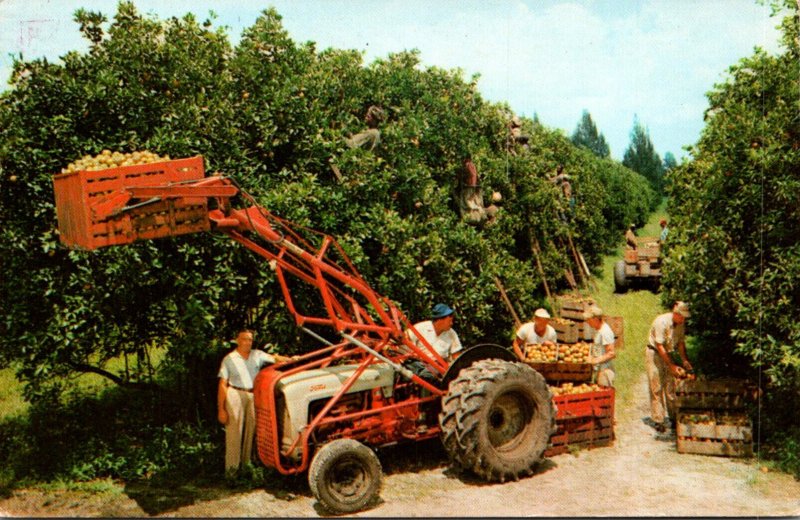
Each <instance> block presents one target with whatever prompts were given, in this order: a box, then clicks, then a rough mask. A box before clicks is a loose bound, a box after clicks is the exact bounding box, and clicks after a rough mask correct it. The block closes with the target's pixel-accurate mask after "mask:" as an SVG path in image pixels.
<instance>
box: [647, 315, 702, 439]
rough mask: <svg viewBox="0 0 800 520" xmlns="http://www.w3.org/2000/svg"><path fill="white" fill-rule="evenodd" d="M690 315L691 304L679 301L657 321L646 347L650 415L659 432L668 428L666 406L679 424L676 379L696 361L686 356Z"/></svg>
mask: <svg viewBox="0 0 800 520" xmlns="http://www.w3.org/2000/svg"><path fill="white" fill-rule="evenodd" d="M688 317H689V306H688V304H686V303H684V302H681V301H679V302H675V305H674V306H673V307H672V311H671V312H667V313H665V314H661V315H659V316H657V317H656V319H655V320H653V325H652V326H651V327H650V335H649V337H648V340H647V348H646V349H645V365H646V367H647V379H648V381H649V384H650V418H651V420H652V421H653V424H654V427H655V429H656V430H658V431H659V432H664V431H666V429H667V425H666V424H665V416H664V408H665V405H666V409H667V413H668V414H669V417H670V418H671V419H672V424H673V425H674V424H675V422H674V421H675V419H676V417H675V379H676V378H682V377H685V376H686V371H687V370H689V371H691V370H692V364H691V363H689V358H687V357H686V342H685V339H684V322H685V321H686V318H688ZM676 350H677V351H678V355H679V356H680V358H681V365H682V366H678V365H677V364H676V363H674V362H673V353H674V352H675V351H676Z"/></svg>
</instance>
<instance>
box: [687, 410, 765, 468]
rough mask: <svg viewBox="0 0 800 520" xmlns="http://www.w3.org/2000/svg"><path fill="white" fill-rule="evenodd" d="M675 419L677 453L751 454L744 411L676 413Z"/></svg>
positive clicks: (749, 424)
mask: <svg viewBox="0 0 800 520" xmlns="http://www.w3.org/2000/svg"><path fill="white" fill-rule="evenodd" d="M677 419H678V422H677V425H676V432H675V433H676V435H677V439H676V444H677V450H678V453H694V454H699V455H718V456H723V457H749V456H752V454H753V426H752V422H751V421H750V418H749V417H748V416H747V414H745V413H744V412H738V413H731V412H723V411H720V410H679V412H678V417H677ZM698 419H699V420H700V421H701V422H698V421H697V420H698Z"/></svg>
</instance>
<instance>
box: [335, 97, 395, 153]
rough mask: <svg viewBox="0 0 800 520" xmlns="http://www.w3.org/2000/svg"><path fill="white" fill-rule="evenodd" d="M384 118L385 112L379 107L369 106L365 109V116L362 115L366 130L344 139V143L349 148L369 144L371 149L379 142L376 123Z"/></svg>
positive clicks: (378, 131)
mask: <svg viewBox="0 0 800 520" xmlns="http://www.w3.org/2000/svg"><path fill="white" fill-rule="evenodd" d="M384 118H385V114H384V112H383V109H382V108H381V107H379V106H376V105H372V106H370V107H369V108H368V109H367V114H366V116H364V122H365V123H366V124H367V130H364V131H363V132H359V133H357V134H356V135H354V136H351V137H349V138H347V139H345V140H344V142H345V144H347V146H349V147H350V148H362V147H364V146H367V145H369V150H370V151H372V150H373V149H374V148H375V147H376V146H377V145H378V144H380V142H381V131H380V130H378V125H379V124H380V123H381V122H382V121H383V120H384Z"/></svg>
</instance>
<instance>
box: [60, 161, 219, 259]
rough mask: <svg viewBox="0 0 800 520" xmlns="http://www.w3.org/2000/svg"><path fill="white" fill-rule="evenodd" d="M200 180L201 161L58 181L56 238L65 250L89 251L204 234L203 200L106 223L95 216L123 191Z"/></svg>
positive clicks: (173, 202)
mask: <svg viewBox="0 0 800 520" xmlns="http://www.w3.org/2000/svg"><path fill="white" fill-rule="evenodd" d="M204 176H205V172H204V167H203V158H202V157H201V156H196V157H190V158H188V159H174V160H170V161H161V162H156V163H148V164H137V165H132V166H120V167H116V168H107V169H104V170H99V171H88V170H82V171H78V172H71V173H62V174H59V175H56V176H54V177H53V189H54V192H55V193H54V195H55V202H56V217H57V219H58V231H59V238H60V240H61V242H62V243H63V244H65V245H67V246H69V247H74V248H80V249H85V250H93V249H97V248H100V247H105V246H110V245H122V244H130V243H131V242H133V241H135V240H139V239H152V238H161V237H168V236H176V235H181V234H185V233H196V232H199V231H208V230H209V229H210V227H211V224H210V221H209V219H208V207H207V206H208V204H207V199H206V198H205V197H184V198H181V199H166V200H160V201H155V202H153V203H151V204H146V205H143V206H140V207H137V208H134V209H130V210H129V211H126V212H125V213H122V214H120V215H115V216H109V217H105V218H101V217H98V216H97V215H96V214H95V208H96V207H97V206H101V205H103V204H105V203H107V202H108V201H109V200H111V199H113V198H114V197H115V196H118V195H119V194H120V193H122V190H123V189H124V188H130V187H143V186H163V185H167V184H170V183H173V184H177V183H182V182H186V181H193V180H199V179H202V178H203V177H204Z"/></svg>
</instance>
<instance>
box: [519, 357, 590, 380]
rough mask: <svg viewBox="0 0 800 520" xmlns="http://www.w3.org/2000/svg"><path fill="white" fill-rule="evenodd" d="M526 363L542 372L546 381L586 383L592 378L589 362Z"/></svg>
mask: <svg viewBox="0 0 800 520" xmlns="http://www.w3.org/2000/svg"><path fill="white" fill-rule="evenodd" d="M526 363H527V364H528V365H530V366H531V368H533V369H534V370H536V371H537V372H539V373H540V374H542V377H544V379H545V381H547V382H548V383H562V382H568V383H569V382H571V383H587V382H589V381H591V380H592V365H590V364H589V363H539V362H534V361H526Z"/></svg>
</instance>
